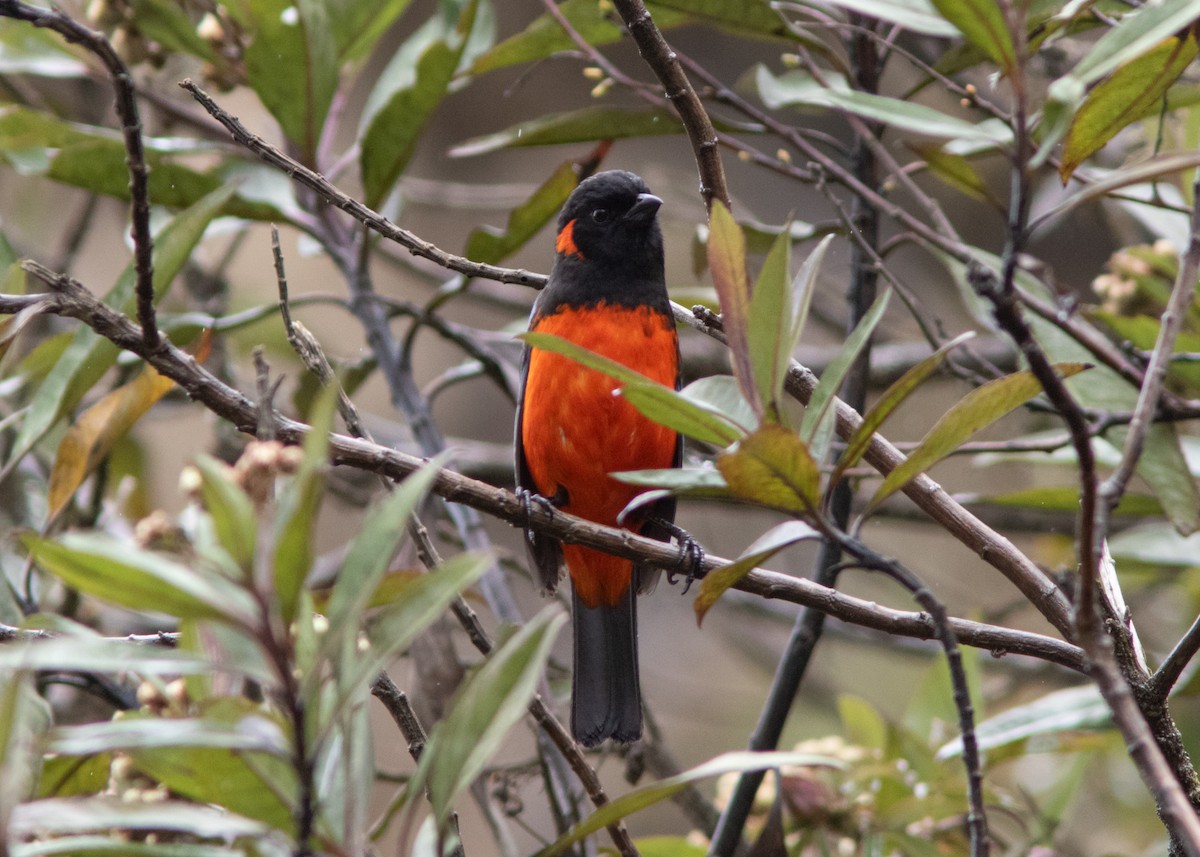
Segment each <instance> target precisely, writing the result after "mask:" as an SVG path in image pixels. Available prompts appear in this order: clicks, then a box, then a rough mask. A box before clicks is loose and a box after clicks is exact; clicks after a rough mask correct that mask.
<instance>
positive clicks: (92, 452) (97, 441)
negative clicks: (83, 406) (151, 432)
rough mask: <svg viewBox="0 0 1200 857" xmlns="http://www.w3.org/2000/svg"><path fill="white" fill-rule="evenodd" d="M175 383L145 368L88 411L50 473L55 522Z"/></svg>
mask: <svg viewBox="0 0 1200 857" xmlns="http://www.w3.org/2000/svg"><path fill="white" fill-rule="evenodd" d="M174 386H175V382H174V381H172V380H171V379H170V378H167V377H166V376H164V375H160V374H159V373H158V371H157V370H155V368H154V367H153V366H145V367H144V368H143V369H142V371H141V372H140V373H139V374H138V376H137V377H136V378H134V379H133V380H132V381H130V382H129V383H128V384H125V385H123V386H121V387H118V388H117V389H116V390H113V391H112V392H111V393H109V394H108V395H106V396H104V397H103V398H102V399H100V401H98V402H96V404H94V405H92V406H91V407H90V408H88V409H87V410H86V411H84V412H83V413H82V414H81V415H80V417H79V419H77V420H76V421H75V423H74V424H73V425H72V426H71V428H70V429H69V430H68V431H67V433H66V434H65V435H63V439H62V440H61V441H60V442H59V444H58V452H57V453H55V456H54V465H53V467H52V468H51V471H50V487H49V497H48V501H47V505H48V506H49V509H48V510H47V511H48V515H49V517H50V518H54V517H56V516H57V515H58V513H59V512H61V511H62V510H63V508H64V507H65V506H66V505H67V503H69V502H70V501H71V498H72V497H73V496H74V495H75V491H76V490H77V489H78V488H79V486H80V485H81V484H82V483H83V480H84V479H86V478H87V476H88V474H90V473H91V472H92V471H93V470H95V469H96V467H97V466H98V465H99V464H100V462H101V461H103V460H104V459H105V458H106V457H107V456H108V454H109V453H110V452H111V451H112V448H113V445H114V444H116V442H117V441H118V440H120V439H121V438H122V437H124V436H125V434H126V433H127V432H128V431H129V430H130V429H131V428H133V426H134V424H135V423H136V422H137V421H138V420H139V419H141V418H142V415H143V414H145V413H146V412H147V411H148V410H150V408H151V407H152V406H153V405H154V403H155V402H157V401H158V400H159V399H161V398H162V397H163V396H165V395H166V394H167V393H168V392H169V391H170V390H171V388H172V387H174Z"/></svg>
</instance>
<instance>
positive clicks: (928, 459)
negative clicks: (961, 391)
mask: <svg viewBox="0 0 1200 857" xmlns="http://www.w3.org/2000/svg"><path fill="white" fill-rule="evenodd" d="M1087 368H1089V367H1088V365H1087V364H1086V363H1058V364H1056V365H1055V369H1056V370H1057V371H1058V373H1059V375H1060V376H1062V377H1064V378H1069V377H1071V376H1072V375H1077V374H1078V373H1080V372H1082V371H1083V370H1084V369H1087ZM1041 391H1042V385H1041V384H1040V383H1039V382H1038V380H1037V378H1035V377H1034V376H1033V373H1031V372H1028V371H1023V372H1014V373H1013V374H1011V375H1006V376H1005V377H1003V378H997V379H996V380H995V381H990V382H988V383H987V384H984V385H983V386H982V387H978V388H976V389H974V390H972V391H971V392H970V393H968V394H967V395H966V396H964V397H963V398H962V399H960V400H959V401H958V402H956V403H955V404H954V406H953V407H951V408H950V410H949V411H947V412H946V413H945V414H943V415H942V417H941V419H939V420H938V421H937V422H936V423H935V424H934V426H933V428H931V429H930V430H929V432H928V433H927V434H926V435H925V437H924V438H922V439H921V442H920V444H918V445H917V448H916V449H914V450H913V451H912V453H911V454H910V455H909V457H908V458H907V459H906V460H905V461H904V463H902V464H901V465H900V466H899V467H897V468H896V469H895V470H893V471H892V472H891V473H889V474H888V475H887V476H886V477H885V478H884V480H883V484H882V485H880V486H879V488H878V489H877V490H876V491H875V496H873V497H872V498H871V501H870V502H869V503H868V504H867V508H866V509H865V510H864V511H863V516H864V517H866V516H867V515H869V514H870V513H871V512H873V511H874V510H875V509H878V508H879V505H880V504H881V503H882V502H883V501H884V500H886V499H887V498H888V497H890V496H891V495H892V494H894V493H895V492H896V491H899V490H900V489H901V488H903V487H904V486H905V485H907V484H908V483H909V481H911V480H912V479H913V478H914V477H915V476H917V475H918V474H920V473H923V472H925V471H926V470H928V469H929V468H930V467H932V466H933V465H934V464H936V463H937V462H938V461H941V460H942V459H943V458H945V457H946V456H947V455H949V454H950V453H951V452H953V451H954V450H956V449H958V447H960V446H961V445H962V444H964V443H966V441H967V440H969V439H970V438H971V437H972V436H973V435H974V434H975V433H976V432H978V431H979V430H980V429H983V428H986V427H987V426H989V425H991V424H992V423H994V422H995V421H996V420H998V419H1000V418H1001V417H1002V416H1004V415H1005V414H1007V413H1009V412H1011V411H1013V410H1015V409H1016V408H1018V407H1020V406H1021V405H1023V404H1024V403H1025V402H1027V401H1029V400H1030V399H1032V398H1033V397H1034V396H1036V395H1038V393H1040V392H1041Z"/></svg>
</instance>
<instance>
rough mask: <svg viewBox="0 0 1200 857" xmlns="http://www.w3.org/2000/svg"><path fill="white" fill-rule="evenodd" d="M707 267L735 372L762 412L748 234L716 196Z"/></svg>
mask: <svg viewBox="0 0 1200 857" xmlns="http://www.w3.org/2000/svg"><path fill="white" fill-rule="evenodd" d="M708 268H709V270H710V271H712V278H713V286H714V287H715V288H716V290H717V297H718V298H720V300H721V321H722V322H723V324H724V328H725V338H726V340H727V342H728V343H729V351H730V353H731V355H732V360H733V374H734V375H736V376H737V379H738V382H739V384H740V385H741V387H742V392H743V393H745V394H746V400H747V401H748V402H750V406H751V407H752V408H753V409H754V413H755V414H757V415H759V416H761V415H762V412H763V401H762V397H761V396H760V395H759V392H758V387H756V386H755V383H754V367H753V363H752V360H751V357H750V343H749V337H748V330H749V324H750V280H749V278H748V277H747V275H746V236H745V235H743V234H742V229H741V227H740V226H738V224H737V221H736V220H734V219H733V215H732V214H730V212H729V209H728V208H726V207H725V205H724V203H722V202H721V201H720V200H714V201H713V206H712V210H711V211H710V212H709V215H708Z"/></svg>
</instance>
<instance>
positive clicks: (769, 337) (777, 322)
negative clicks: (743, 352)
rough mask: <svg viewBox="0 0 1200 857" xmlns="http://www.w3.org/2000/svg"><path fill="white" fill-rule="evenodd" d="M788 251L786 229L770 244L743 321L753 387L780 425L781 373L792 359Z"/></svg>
mask: <svg viewBox="0 0 1200 857" xmlns="http://www.w3.org/2000/svg"><path fill="white" fill-rule="evenodd" d="M791 251H792V242H791V240H790V238H789V237H788V233H787V231H786V230H785V231H784V232H782V233H780V235H779V237H778V238H776V239H775V241H774V243H772V245H771V250H770V252H768V253H767V258H766V259H765V260H764V261H763V266H762V269H761V270H760V271H759V272H758V279H757V280H755V282H754V291H753V293H752V294H751V296H750V308H749V312H748V318H747V321H746V328H747V330H746V337H747V343H748V345H749V348H750V363H751V366H752V369H753V374H754V383H755V387H756V388H757V390H758V397H759V400H760V401H761V402H762V403H763V407H764V409H765V415H766V417H767V418H768V419H770V420H773V421H775V422H779V397H780V393H781V392H782V391H783V373H786V372H787V363H786V362H783V361H784V360H786V359H787V358H790V357H791V351H792V348H793V347H794V346H791V347H789V344H790V343H789V340H790V334H791V317H792V312H790V311H789V310H790V306H788V305H789V304H791V303H793V300H792V292H791V290H790V289H789V286H790V284H791V279H792V278H791V267H792V263H791V259H792V252H791ZM784 355H786V356H784ZM781 357H782V359H781ZM781 364H782V372H781Z"/></svg>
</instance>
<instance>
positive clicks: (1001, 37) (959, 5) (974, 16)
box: [933, 0, 1017, 72]
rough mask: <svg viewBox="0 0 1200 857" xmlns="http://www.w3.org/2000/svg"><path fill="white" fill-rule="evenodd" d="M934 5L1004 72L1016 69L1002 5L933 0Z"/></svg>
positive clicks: (970, 0)
mask: <svg viewBox="0 0 1200 857" xmlns="http://www.w3.org/2000/svg"><path fill="white" fill-rule="evenodd" d="M933 5H934V6H935V7H937V10H938V11H939V12H941V13H942V15H943V16H944V17H945V18H946V20H947V21H949V22H950V23H951V24H953V25H954V26H956V27H958V29H959V30H961V31H962V34H963V35H964V36H966V37H967V41H969V42H971V43H972V44H974V45H975V46H976V47H979V48H982V49H983V50H984V51H985V52H986V53H987V55H988V56H990V57H991V58H992V59H993V60H995V61H996V62H997V63H998V64H999V65H1000V67H1001V68H1002V69H1003V70H1004V71H1005V72H1009V71H1012V69H1013V68H1014V67H1015V66H1016V64H1017V52H1016V49H1015V48H1014V47H1013V38H1012V34H1011V33H1010V32H1009V31H1008V22H1007V21H1005V20H1004V11H1003V7H1002V6H1001V4H999V3H997V2H995V0H933Z"/></svg>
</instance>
